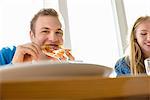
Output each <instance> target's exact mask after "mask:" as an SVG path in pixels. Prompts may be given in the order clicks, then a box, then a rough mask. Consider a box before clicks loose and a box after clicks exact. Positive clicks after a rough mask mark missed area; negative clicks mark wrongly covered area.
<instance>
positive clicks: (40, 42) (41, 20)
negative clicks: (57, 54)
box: [0, 9, 73, 65]
mask: <svg viewBox="0 0 150 100" xmlns="http://www.w3.org/2000/svg"><path fill="white" fill-rule="evenodd" d="M30 39H31V42H30V43H27V44H23V45H19V46H17V47H13V49H10V48H3V49H2V50H1V51H0V65H5V64H9V63H13V64H15V63H22V62H30V61H33V60H35V61H40V60H47V59H49V60H54V61H56V60H57V59H56V58H53V57H47V56H46V55H45V54H44V53H43V52H42V46H44V45H49V46H50V47H51V49H53V50H58V49H60V45H63V30H62V25H61V23H60V20H59V16H58V13H57V12H56V11H55V10H54V9H42V10H40V11H39V12H38V13H37V14H36V15H35V16H34V17H33V19H32V20H31V24H30ZM68 56H69V58H70V59H73V57H72V55H68Z"/></svg>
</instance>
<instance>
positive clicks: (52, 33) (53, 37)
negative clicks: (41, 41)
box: [48, 32, 58, 42]
mask: <svg viewBox="0 0 150 100" xmlns="http://www.w3.org/2000/svg"><path fill="white" fill-rule="evenodd" d="M48 40H49V41H51V42H56V41H58V38H57V35H56V34H55V32H51V33H50V34H49V35H48Z"/></svg>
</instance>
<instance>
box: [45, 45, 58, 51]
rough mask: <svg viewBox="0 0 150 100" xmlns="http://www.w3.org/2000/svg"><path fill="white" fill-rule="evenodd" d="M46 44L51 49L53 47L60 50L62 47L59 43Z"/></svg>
mask: <svg viewBox="0 0 150 100" xmlns="http://www.w3.org/2000/svg"><path fill="white" fill-rule="evenodd" d="M44 46H46V47H48V48H49V49H52V50H58V49H60V48H61V46H60V45H58V44H46V45H44Z"/></svg>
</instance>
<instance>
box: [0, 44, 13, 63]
mask: <svg viewBox="0 0 150 100" xmlns="http://www.w3.org/2000/svg"><path fill="white" fill-rule="evenodd" d="M15 51H16V47H15V46H13V47H12V48H9V47H6V48H2V49H1V50H0V65H6V64H10V63H11V61H12V58H13V56H14V53H15Z"/></svg>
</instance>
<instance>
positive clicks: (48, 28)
mask: <svg viewBox="0 0 150 100" xmlns="http://www.w3.org/2000/svg"><path fill="white" fill-rule="evenodd" d="M41 29H49V28H47V27H42V28H41Z"/></svg>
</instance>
